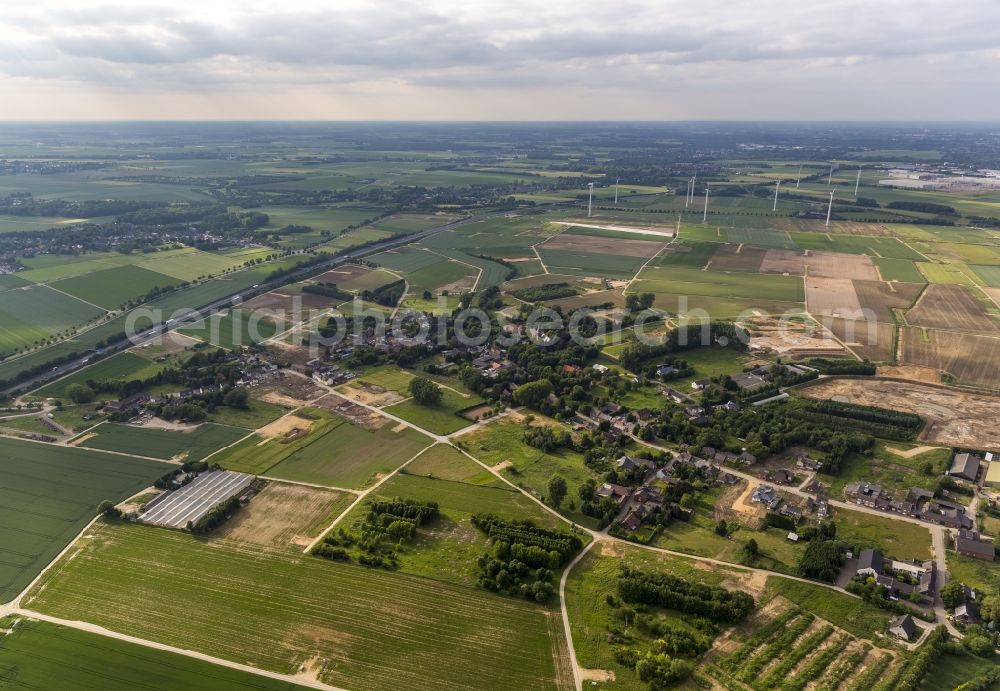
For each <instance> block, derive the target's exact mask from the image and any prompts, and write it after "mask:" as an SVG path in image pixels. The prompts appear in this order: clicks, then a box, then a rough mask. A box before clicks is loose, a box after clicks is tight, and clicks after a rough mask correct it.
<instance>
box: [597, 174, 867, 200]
mask: <svg viewBox="0 0 1000 691" xmlns="http://www.w3.org/2000/svg"><path fill="white" fill-rule="evenodd" d="M619 181H621V178H615V206H618V183H619ZM855 196H856V195H855Z"/></svg>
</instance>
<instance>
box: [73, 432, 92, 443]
mask: <svg viewBox="0 0 1000 691" xmlns="http://www.w3.org/2000/svg"><path fill="white" fill-rule="evenodd" d="M96 436H97V432H90V433H88V434H85V435H83V436H82V437H77V438H76V439H74V440H73V441H71V442H69V443H68V446H80V445H81V444H83V443H84V442H85V441H87V440H88V439H93V438H94V437H96Z"/></svg>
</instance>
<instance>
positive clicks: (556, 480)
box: [549, 475, 566, 508]
mask: <svg viewBox="0 0 1000 691" xmlns="http://www.w3.org/2000/svg"><path fill="white" fill-rule="evenodd" d="M565 498H566V481H565V480H564V479H563V478H562V477H560V476H558V475H556V476H554V477H553V478H552V479H551V480H549V499H550V500H551V501H552V505H553V506H555V507H557V508H558V507H559V506H560V505H561V504H562V503H563V499H565Z"/></svg>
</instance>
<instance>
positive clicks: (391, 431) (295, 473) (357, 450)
mask: <svg viewBox="0 0 1000 691" xmlns="http://www.w3.org/2000/svg"><path fill="white" fill-rule="evenodd" d="M401 427H402V426H401V425H397V424H396V423H393V422H390V423H389V424H387V425H384V426H382V427H380V428H378V429H374V430H369V429H364V428H362V427H358V426H357V425H354V424H352V423H350V422H347V421H346V420H343V419H340V418H337V419H335V420H333V424H332V426H330V427H328V428H327V429H326V430H325V431H324V432H323V433H322V434H320V435H316V436H315V438H314V439H313V440H312V442H311V443H309V444H307V445H304V446H302V447H300V448H296V449H293V450H292V451H291V453H289V454H288V455H287V456H285V457H284V458H282V459H281V460H280V461H279V462H278V463H277V464H275V465H273V466H271V467H270V468H269V469H268V470H267V472H266V473H265V475H267V476H269V477H275V478H284V479H286V480H296V481H298V482H308V483H311V484H317V485H327V486H331V487H348V488H358V489H360V488H362V487H366V486H368V485H370V484H372V483H373V482H375V481H377V480H378V479H380V478H381V477H382V476H384V475H385V474H387V473H391V472H392V471H394V470H395V469H396V468H398V467H399V466H401V465H402V464H403V463H405V462H406V461H408V460H410V459H411V458H413V457H414V456H416V455H417V454H418V453H419V452H420V450H421V449H424V448H426V447H427V446H429V445H430V444H431V440H430V439H429V438H428V437H427V436H426V435H424V434H421V433H420V432H417V431H416V430H414V429H412V428H410V427H402V428H401ZM268 443H269V444H271V445H280V442H279V441H277V440H274V441H271V442H268Z"/></svg>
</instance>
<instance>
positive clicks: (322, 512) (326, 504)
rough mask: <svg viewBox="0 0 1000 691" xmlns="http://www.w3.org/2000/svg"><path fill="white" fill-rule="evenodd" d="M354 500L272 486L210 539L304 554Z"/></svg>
mask: <svg viewBox="0 0 1000 691" xmlns="http://www.w3.org/2000/svg"><path fill="white" fill-rule="evenodd" d="M354 500H355V495H354V494H351V493H348V492H335V491H333V490H329V489H320V488H319V487H305V486H303V485H293V484H289V483H285V482H269V483H268V485H267V486H266V487H265V488H264V489H263V490H261V491H260V492H259V493H257V494H256V495H254V497H253V500H251V501H250V502H249V503H247V505H246V506H243V507H241V508H240V510H239V511H237V512H236V514H235V515H234V516H233V517H232V518H230V519H229V520H228V521H226V522H225V523H224V524H223V525H222V526H221V527H220V528H218V529H217V530H215V531H214V532H213V533H212V536H211V538H210V539H211V540H213V541H214V540H235V541H238V542H243V543H246V544H250V545H260V546H261V547H270V548H275V549H285V550H291V551H293V552H300V553H301V552H302V550H303V549H304V548H306V547H308V546H309V544H310V543H311V542H312V540H313V539H314V538H316V537H317V536H319V535H320V533H322V532H323V531H324V530H325V529H326V528H327V526H329V525H330V523H332V522H333V519H334V518H336V517H337V516H339V515H340V514H341V513H343V512H344V511H346V510H347V507H348V506H350V505H351V502H353V501H354Z"/></svg>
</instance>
